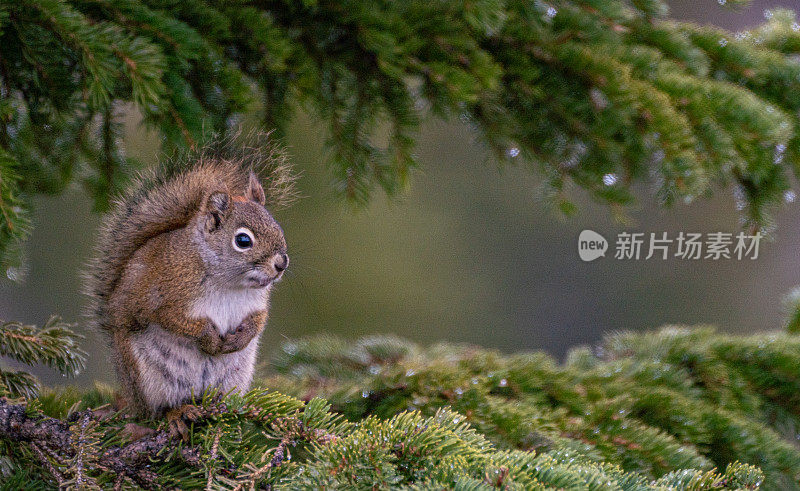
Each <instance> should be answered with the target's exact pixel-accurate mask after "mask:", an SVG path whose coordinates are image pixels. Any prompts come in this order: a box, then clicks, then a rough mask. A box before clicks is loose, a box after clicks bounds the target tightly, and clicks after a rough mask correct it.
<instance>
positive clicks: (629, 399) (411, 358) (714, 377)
mask: <svg viewBox="0 0 800 491" xmlns="http://www.w3.org/2000/svg"><path fill="white" fill-rule="evenodd" d="M271 362H272V363H271V365H272V366H273V367H274V368H275V371H276V372H277V373H276V374H273V375H271V376H269V377H268V378H266V379H262V382H261V383H262V384H263V385H264V386H266V387H270V389H269V390H266V389H260V388H257V389H254V390H252V391H251V392H249V393H248V394H246V395H244V396H240V395H236V394H233V395H228V396H227V397H225V398H220V396H218V395H216V394H205V395H204V396H203V398H202V400H198V401H196V403H197V404H198V406H199V407H200V408H201V413H202V416H201V418H200V420H198V421H196V422H194V423H193V424H192V426H191V436H190V439H189V441H188V442H186V443H183V444H179V442H177V441H175V440H170V439H169V438H168V437H167V436H166V435H167V433H166V432H165V431H164V430H165V428H166V426H167V425H166V421H163V420H151V421H133V420H132V419H131V418H130V417H128V416H125V415H124V414H123V413H119V412H114V411H111V410H109V406H108V404H107V403H108V402H110V401H112V400H113V394H112V391H111V389H110V388H108V387H104V386H98V387H96V388H95V389H94V390H91V391H89V392H85V393H81V392H80V391H77V390H75V389H69V388H66V389H60V390H58V391H45V392H44V393H43V394H42V395H41V396H40V397H39V398H38V399H34V400H30V401H29V402H28V403H27V406H19V405H18V406H12V405H10V403H9V402H7V401H4V400H2V399H0V464H2V465H3V467H0V472H3V473H4V476H5V483H6V485H7V486H10V487H11V488H17V487H41V488H44V487H50V486H53V485H54V484H56V483H58V484H60V485H61V486H70V485H73V486H76V487H84V488H93V487H101V488H111V487H115V486H117V487H118V486H128V487H129V486H133V487H145V488H152V487H170V488H172V487H175V488H180V489H199V488H205V489H237V490H239V489H261V488H265V487H271V488H272V489H389V488H403V489H463V490H467V489H469V490H472V489H475V490H478V489H493V488H501V489H598V490H600V489H603V490H605V489H623V490H649V489H653V490H655V489H693V490H711V489H757V488H763V489H767V490H777V489H780V490H788V489H800V471H799V469H800V448H798V447H797V445H796V443H795V441H796V438H797V434H798V428H800V426H798V419H799V418H800V412H798V409H797V408H798V407H800V404H799V403H800V401H799V400H798V397H800V396H798V394H800V390H799V389H800V371H798V367H800V339H797V338H796V337H794V336H791V335H787V334H761V335H757V336H750V337H737V336H726V335H720V334H716V333H714V332H713V331H712V330H711V329H707V328H697V329H686V328H673V327H670V328H664V329H662V330H660V331H658V332H654V333H645V334H630V333H620V334H615V335H612V336H609V337H607V338H606V339H605V340H604V341H603V343H602V344H601V345H600V346H599V347H598V348H597V349H596V350H595V351H590V350H588V349H585V348H581V349H577V350H574V351H573V352H572V353H570V355H569V356H568V359H567V361H566V362H565V363H564V364H561V365H559V364H556V363H555V362H554V361H553V360H552V359H550V358H549V357H548V356H547V355H544V354H542V353H527V354H526V353H521V354H514V355H502V354H500V353H498V352H496V351H491V350H485V349H481V348H478V347H474V346H459V345H436V346H432V347H429V348H422V347H420V346H417V345H415V344H413V343H409V342H407V341H403V340H400V339H397V338H394V337H382V336H381V337H370V338H364V339H361V340H359V341H357V342H347V341H345V340H342V339H339V338H332V337H319V338H311V339H304V340H299V341H293V342H289V343H286V344H285V345H284V346H283V347H282V349H281V350H280V351H279V352H278V353H276V355H275V356H274V357H273V358H272V360H271ZM280 391H283V392H287V393H291V394H294V395H296V396H298V397H299V398H295V397H292V396H288V395H283V394H281V393H280ZM320 397H326V398H327V399H328V400H329V401H330V402H327V401H326V400H323V399H321V398H320ZM304 401H305V402H304ZM89 408H95V409H94V410H90V409H89ZM51 417H52V418H58V419H50V418H51ZM9 420H13V421H15V423H14V424H13V425H11V424H7V421H9ZM147 428H150V430H147ZM137 429H138V430H137ZM141 430H147V431H145V432H144V433H142V432H141ZM137 431H138V432H139V437H140V438H139V439H136V438H134V437H133V435H134V434H135V433H137ZM148 431H149V432H148ZM142 435H145V436H143V437H142ZM723 469H724V471H723Z"/></svg>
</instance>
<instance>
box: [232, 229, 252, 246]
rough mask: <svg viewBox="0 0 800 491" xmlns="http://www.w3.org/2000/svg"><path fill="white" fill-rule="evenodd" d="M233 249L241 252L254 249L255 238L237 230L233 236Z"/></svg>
mask: <svg viewBox="0 0 800 491" xmlns="http://www.w3.org/2000/svg"><path fill="white" fill-rule="evenodd" d="M233 247H234V248H236V249H237V250H239V251H244V250H247V249H250V248H251V247H253V236H252V235H250V234H249V233H247V232H245V231H242V230H237V231H236V235H234V236H233Z"/></svg>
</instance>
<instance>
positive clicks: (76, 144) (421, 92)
mask: <svg viewBox="0 0 800 491" xmlns="http://www.w3.org/2000/svg"><path fill="white" fill-rule="evenodd" d="M706 1H707V2H708V3H709V5H716V3H717V2H713V1H712V0H706ZM727 3H728V4H730V5H734V4H742V3H746V2H743V1H729V2H727ZM667 14H668V8H667V4H666V3H665V2H664V1H663V0H551V1H542V0H505V1H503V0H469V1H467V0H453V1H447V2H430V1H422V0H419V1H417V0H414V1H402V2H399V1H392V0H380V1H370V2H363V1H361V0H304V1H302V2H299V1H288V0H264V1H255V2H245V1H239V0H237V1H219V0H207V1H201V0H115V1H109V0H13V1H12V0H0V253H2V263H3V264H4V265H5V266H9V265H11V266H16V265H18V263H19V260H20V254H19V250H20V241H21V240H22V239H24V238H25V236H26V234H27V232H28V231H29V229H30V226H29V222H28V219H27V216H28V209H29V207H30V198H31V196H33V195H34V194H36V193H48V194H52V193H58V192H60V191H62V190H63V189H64V188H65V187H66V186H67V185H68V184H69V183H71V182H73V181H78V182H80V183H81V184H82V185H83V186H84V187H85V189H86V190H87V191H88V192H89V193H90V194H91V196H93V198H94V202H95V205H96V207H97V208H98V209H103V208H104V207H105V206H106V205H107V203H108V199H109V196H110V195H111V194H112V193H113V192H115V191H118V190H119V189H120V188H121V186H122V183H123V182H124V180H125V177H126V176H127V175H128V174H129V170H130V169H131V168H133V167H137V166H138V165H139V164H138V163H136V162H135V161H134V160H133V159H131V158H130V157H129V156H127V155H126V154H125V152H124V148H123V147H122V144H121V118H122V113H123V112H124V111H125V110H127V108H130V107H135V108H136V109H137V110H138V111H139V112H140V113H141V114H142V115H143V116H144V119H145V122H146V124H147V125H149V126H150V127H151V128H153V129H155V130H157V131H158V132H159V133H160V134H161V136H162V137H163V140H164V142H165V144H166V148H168V149H169V148H172V147H185V146H189V147H196V146H198V145H200V144H201V143H202V142H203V141H205V140H206V139H207V138H208V137H209V136H211V135H214V134H217V135H219V134H222V135H224V134H225V133H226V132H228V131H229V130H230V129H231V128H232V127H236V126H237V125H238V122H239V120H240V119H241V118H240V117H241V115H242V114H244V113H245V111H247V110H249V109H253V108H256V107H257V110H258V111H259V112H260V115H261V118H260V119H261V122H262V124H263V126H264V127H265V129H266V130H268V131H269V130H272V129H273V128H277V130H278V134H280V133H281V132H282V131H283V130H285V128H286V124H287V122H288V121H289V120H290V118H291V116H292V114H293V112H294V111H295V110H296V109H297V108H298V107H302V108H305V109H307V110H310V111H312V112H313V113H314V114H315V115H316V117H317V118H318V119H319V120H320V121H322V122H324V124H325V126H326V128H327V138H328V142H329V146H330V149H331V152H330V158H329V163H330V165H331V168H332V170H333V173H334V175H335V177H336V181H337V186H338V188H339V189H340V191H341V192H342V193H343V194H344V195H346V196H347V197H349V198H351V199H352V200H356V201H363V200H365V199H367V198H368V196H369V195H370V193H371V192H372V191H373V189H374V188H375V187H376V186H379V187H381V188H383V189H384V190H385V191H386V192H388V193H394V192H396V191H397V190H398V189H401V188H402V187H403V186H404V185H405V184H406V183H407V180H408V173H409V170H410V169H411V168H413V167H415V166H416V165H417V162H416V160H415V158H414V154H413V144H414V140H415V136H416V130H417V129H418V127H419V123H420V119H421V118H422V117H423V116H424V115H425V114H427V113H430V114H433V115H436V116H438V117H441V118H445V119H454V118H460V119H462V120H463V121H467V122H468V123H469V124H470V125H471V126H472V127H474V129H475V131H476V134H477V135H478V136H479V137H480V138H481V139H482V140H483V141H484V142H486V144H487V145H488V146H489V147H490V148H491V149H493V150H494V153H495V154H496V155H497V157H498V159H499V160H500V161H503V162H508V161H514V160H523V161H525V162H527V163H529V164H530V165H531V166H532V167H533V168H535V169H537V170H538V172H540V173H541V174H542V175H543V176H544V181H545V192H544V196H546V197H548V198H549V200H550V202H552V203H553V204H554V205H555V206H557V207H558V208H560V209H561V210H562V211H564V212H567V213H571V212H573V211H574V210H575V205H574V204H573V203H572V201H571V200H570V193H569V192H568V188H569V186H570V184H572V183H574V184H576V185H577V186H579V187H581V188H584V189H586V190H588V192H589V193H590V194H591V195H592V196H594V197H595V198H597V199H598V200H600V201H602V202H606V203H611V204H612V205H613V206H614V207H615V209H618V208H619V205H624V204H626V203H629V202H630V201H631V200H632V194H631V192H630V189H629V188H630V185H631V184H633V183H635V182H637V181H640V180H644V179H647V180H650V181H651V182H652V183H653V184H654V186H655V188H656V190H657V194H658V196H659V197H660V199H662V200H663V202H664V203H667V204H669V203H672V202H674V201H676V200H685V201H690V200H692V199H694V198H696V197H698V196H705V195H707V194H709V193H710V191H711V190H712V188H713V187H714V185H715V184H718V183H719V184H722V185H732V186H733V187H734V189H735V196H736V200H737V206H738V207H739V208H741V209H742V211H743V218H744V219H745V222H746V223H747V224H750V225H753V226H764V225H769V223H770V220H769V215H768V211H769V209H770V208H771V207H773V206H774V205H775V204H777V203H779V202H781V201H782V200H783V199H784V197H785V196H786V194H785V193H787V192H789V191H790V184H789V179H790V176H789V174H790V172H793V171H794V169H795V168H796V166H797V165H798V163H800V132H798V131H797V128H796V127H797V124H798V110H800V95H798V94H800V62H798V55H800V25H799V24H798V22H797V19H796V18H795V16H794V14H793V13H792V12H789V11H778V10H776V11H771V12H768V17H769V19H768V21H767V22H766V23H765V24H764V25H762V26H760V27H758V28H756V29H754V30H752V31H749V32H744V33H738V34H734V33H730V32H727V31H725V30H722V29H718V28H714V27H701V26H697V25H695V24H691V23H687V22H676V21H672V20H670V19H669V18H668V17H667ZM788 196H792V195H791V194H789V195H788ZM790 199H791V198H790ZM15 271H16V270H12V276H13V275H14V274H16V272H15Z"/></svg>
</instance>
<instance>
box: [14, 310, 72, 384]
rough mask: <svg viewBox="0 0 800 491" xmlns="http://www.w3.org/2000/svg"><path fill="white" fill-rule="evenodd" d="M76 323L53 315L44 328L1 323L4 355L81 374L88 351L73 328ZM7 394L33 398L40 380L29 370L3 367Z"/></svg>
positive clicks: (19, 360)
mask: <svg viewBox="0 0 800 491" xmlns="http://www.w3.org/2000/svg"><path fill="white" fill-rule="evenodd" d="M72 327H73V326H72V325H71V324H67V323H64V322H62V321H61V318H60V317H58V316H51V317H50V319H48V321H47V322H46V323H45V324H44V326H42V328H41V329H39V328H37V327H36V326H31V325H24V324H22V323H20V322H13V321H12V322H3V323H2V324H0V356H6V357H9V358H11V359H13V360H16V361H18V362H20V363H24V364H26V365H45V366H48V367H50V368H53V369H55V370H57V371H58V372H59V373H61V374H63V375H69V376H72V375H77V374H78V373H79V372H80V370H81V369H82V368H83V366H84V362H85V360H86V353H85V352H84V351H83V350H82V349H80V348H79V347H78V339H80V338H81V337H82V336H79V335H77V334H75V333H74V332H73V331H72ZM0 381H2V387H3V388H4V390H5V391H6V392H4V393H3V395H11V396H25V397H33V396H35V395H36V394H37V393H38V382H37V381H36V379H35V378H34V377H33V376H32V375H30V374H28V373H25V372H11V371H7V370H0Z"/></svg>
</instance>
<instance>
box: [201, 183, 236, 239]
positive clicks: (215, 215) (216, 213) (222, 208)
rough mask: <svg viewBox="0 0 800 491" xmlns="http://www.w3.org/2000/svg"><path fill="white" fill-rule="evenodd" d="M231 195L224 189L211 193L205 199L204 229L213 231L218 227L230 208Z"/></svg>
mask: <svg viewBox="0 0 800 491" xmlns="http://www.w3.org/2000/svg"><path fill="white" fill-rule="evenodd" d="M230 203H231V197H230V195H228V193H226V192H224V191H216V192H214V193H211V194H210V195H209V197H208V200H207V201H206V208H205V214H206V220H205V222H206V230H207V231H209V232H213V231H214V230H216V229H218V228H219V226H220V224H222V220H223V219H224V218H225V215H227V212H228V210H229V208H230Z"/></svg>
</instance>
